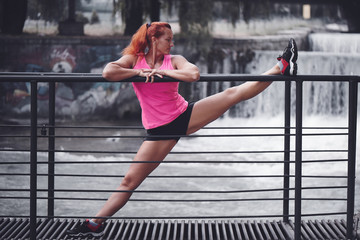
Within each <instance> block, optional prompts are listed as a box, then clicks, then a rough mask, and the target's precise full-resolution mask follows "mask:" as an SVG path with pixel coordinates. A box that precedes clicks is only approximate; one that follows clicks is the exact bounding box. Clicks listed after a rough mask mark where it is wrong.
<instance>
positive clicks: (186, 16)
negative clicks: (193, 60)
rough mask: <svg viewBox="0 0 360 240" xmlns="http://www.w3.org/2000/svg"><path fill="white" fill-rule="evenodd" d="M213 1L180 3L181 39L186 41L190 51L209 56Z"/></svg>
mask: <svg viewBox="0 0 360 240" xmlns="http://www.w3.org/2000/svg"><path fill="white" fill-rule="evenodd" d="M212 11H213V0H191V1H180V2H179V24H180V28H181V35H180V37H181V38H183V39H185V40H186V43H187V47H188V48H189V49H188V50H190V51H192V52H194V54H195V55H201V56H205V57H206V56H207V54H208V52H209V51H210V47H211V44H212V37H211V25H210V23H211V20H212V16H213V15H212Z"/></svg>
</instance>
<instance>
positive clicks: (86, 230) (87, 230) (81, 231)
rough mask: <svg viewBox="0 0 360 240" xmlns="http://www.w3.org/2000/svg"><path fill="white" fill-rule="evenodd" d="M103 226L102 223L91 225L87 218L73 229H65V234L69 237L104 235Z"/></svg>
mask: <svg viewBox="0 0 360 240" xmlns="http://www.w3.org/2000/svg"><path fill="white" fill-rule="evenodd" d="M103 231H104V226H103V224H99V225H98V226H91V224H90V222H89V220H86V221H85V222H83V223H81V224H80V225H78V226H76V227H75V228H74V229H69V230H67V231H66V234H67V235H69V236H71V237H85V236H90V237H91V236H92V237H100V236H102V235H104V232H103Z"/></svg>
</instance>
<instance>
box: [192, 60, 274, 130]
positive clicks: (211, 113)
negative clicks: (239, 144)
mask: <svg viewBox="0 0 360 240" xmlns="http://www.w3.org/2000/svg"><path fill="white" fill-rule="evenodd" d="M278 74H281V71H280V68H279V66H278V65H275V66H274V67H272V68H271V69H269V70H268V71H266V72H265V73H263V74H262V75H278ZM270 84H271V82H246V83H244V84H241V85H239V86H235V87H232V88H228V89H226V90H224V91H223V92H220V93H217V94H214V95H212V96H209V97H206V98H204V99H201V100H199V101H198V102H196V103H195V105H194V108H193V111H192V114H191V118H190V122H189V127H188V130H187V134H191V133H194V132H196V131H198V130H199V129H201V128H202V127H204V126H205V125H207V124H209V123H210V122H212V121H214V120H215V119H217V118H219V117H220V116H221V115H223V114H224V113H225V112H226V111H227V110H228V109H229V108H230V107H232V106H233V105H235V104H237V103H239V102H241V101H245V100H247V99H250V98H253V97H255V96H256V95H258V94H259V93H261V92H262V91H264V90H265V89H266V88H267V87H268V86H269V85H270Z"/></svg>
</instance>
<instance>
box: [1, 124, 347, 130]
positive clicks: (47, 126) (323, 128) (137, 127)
mask: <svg viewBox="0 0 360 240" xmlns="http://www.w3.org/2000/svg"><path fill="white" fill-rule="evenodd" d="M0 127H16V128H23V127H26V128H30V127H31V126H30V125H0ZM44 127H45V128H54V129H64V128H70V129H73V128H75V129H77V128H79V129H84V128H90V129H97V128H99V129H109V130H112V129H120V130H121V129H126V130H127V129H134V130H138V129H140V130H144V127H143V126H140V125H139V126H71V125H70V126H66V125H65V126H58V125H56V126H52V125H48V124H46V125H45V126H44V125H43V124H39V125H38V126H37V128H39V129H41V128H44ZM202 129H221V130H222V129H231V130H233V129H241V130H243V129H296V127H276V126H273V127H271V126H258V127H257V126H254V127H251V126H250V127H240V126H239V127H234V126H231V127H222V126H218V127H216V126H214V127H203V128H202ZM303 129H319V130H330V129H338V130H347V129H348V127H303Z"/></svg>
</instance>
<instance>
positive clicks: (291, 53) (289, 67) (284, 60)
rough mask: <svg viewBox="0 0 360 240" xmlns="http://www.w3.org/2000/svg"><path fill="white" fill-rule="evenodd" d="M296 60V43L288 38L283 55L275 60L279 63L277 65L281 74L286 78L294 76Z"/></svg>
mask: <svg viewBox="0 0 360 240" xmlns="http://www.w3.org/2000/svg"><path fill="white" fill-rule="evenodd" d="M297 58H298V51H297V46H296V42H295V40H294V39H293V38H290V40H289V44H288V46H287V47H286V48H285V49H284V52H283V54H282V55H281V56H279V57H278V58H277V60H278V61H280V62H281V64H279V66H280V69H281V74H283V75H287V76H296V74H297V63H296V61H297ZM281 65H282V66H281Z"/></svg>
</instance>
